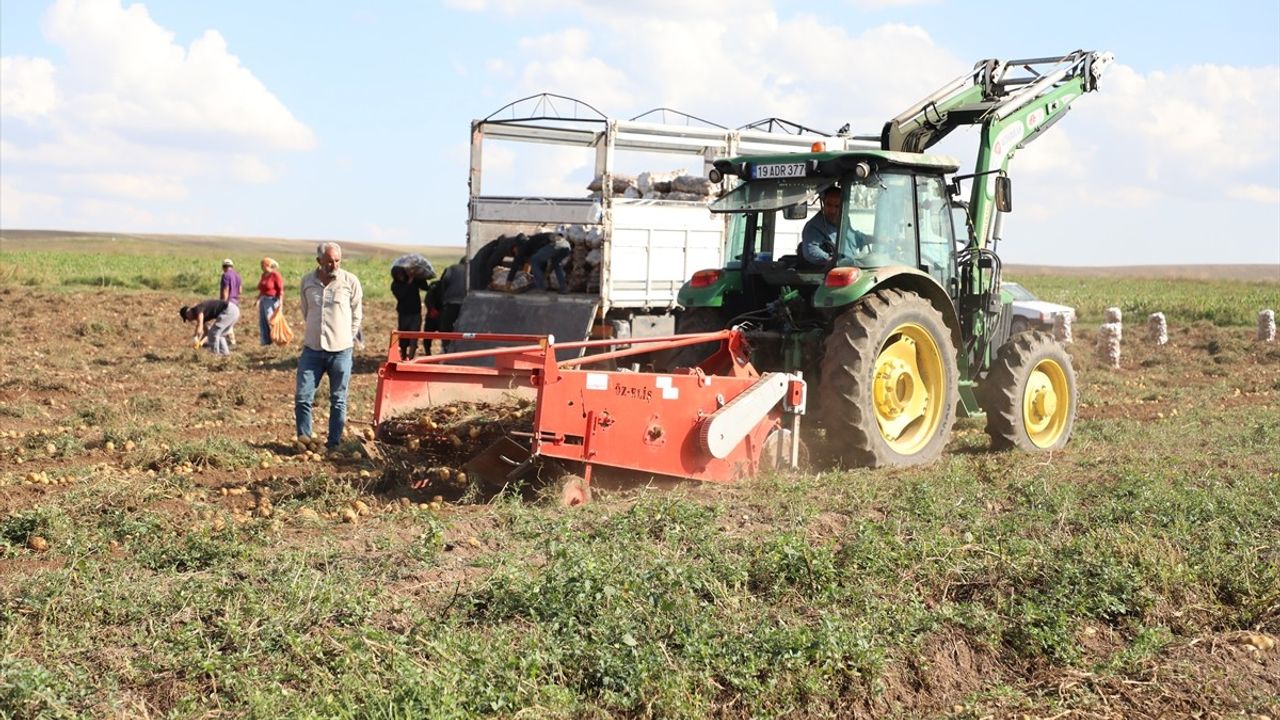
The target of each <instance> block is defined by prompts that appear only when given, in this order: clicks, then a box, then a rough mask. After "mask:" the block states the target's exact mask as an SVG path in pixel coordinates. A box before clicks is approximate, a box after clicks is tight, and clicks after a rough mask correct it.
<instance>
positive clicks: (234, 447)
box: [0, 286, 1280, 719]
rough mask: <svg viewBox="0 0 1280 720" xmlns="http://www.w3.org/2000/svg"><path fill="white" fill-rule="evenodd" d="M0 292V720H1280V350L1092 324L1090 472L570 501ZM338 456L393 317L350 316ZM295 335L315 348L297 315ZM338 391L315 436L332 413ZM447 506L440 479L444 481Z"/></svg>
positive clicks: (245, 333) (154, 296)
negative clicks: (373, 453)
mask: <svg viewBox="0 0 1280 720" xmlns="http://www.w3.org/2000/svg"><path fill="white" fill-rule="evenodd" d="M188 299H189V298H188V297H186V296H185V295H182V294H178V293H170V292H140V291H119V290H102V291H84V290H73V291H64V290H56V289H43V288H25V287H13V286H9V287H0V717H15V718H28V717H81V716H82V717H122V718H123V717H228V716H235V717H239V716H253V717H293V716H307V717H316V716H320V717H473V716H496V717H609V716H627V717H725V718H738V717H762V716H766V717H794V718H803V717H852V718H873V717H876V718H878V717H954V718H987V717H1001V718H1003V717H1011V718H1014V717H1016V718H1136V717H1151V718H1155V717H1200V718H1254V719H1256V718H1262V717H1264V716H1271V717H1275V716H1276V715H1277V714H1280V650H1277V648H1276V647H1275V638H1276V635H1277V634H1278V633H1280V570H1277V566H1278V565H1280V437H1278V436H1280V346H1277V345H1275V344H1270V345H1267V344H1262V343H1258V342H1255V341H1254V340H1253V329H1252V328H1249V327H1216V326H1214V325H1211V324H1208V323H1204V322H1201V323H1196V324H1192V325H1181V326H1178V325H1172V326H1171V328H1170V344H1169V345H1168V346H1166V347H1162V348H1157V347H1152V346H1148V345H1146V344H1144V343H1143V342H1142V339H1141V335H1142V332H1141V328H1140V327H1139V326H1137V325H1134V326H1131V327H1132V330H1130V329H1129V328H1126V332H1125V339H1126V344H1125V355H1124V357H1123V364H1122V367H1121V368H1120V369H1119V370H1110V369H1108V368H1105V367H1103V365H1102V363H1101V362H1100V361H1098V360H1096V359H1095V357H1094V354H1093V353H1092V351H1091V348H1092V344H1091V343H1092V341H1093V339H1094V338H1093V335H1092V332H1091V331H1090V330H1089V329H1088V328H1080V329H1078V330H1077V333H1076V336H1077V342H1076V343H1075V345H1073V346H1072V352H1073V355H1074V357H1075V361H1076V366H1077V371H1078V373H1079V377H1080V388H1081V408H1080V413H1079V419H1078V421H1077V426H1076V433H1075V438H1074V440H1073V442H1072V444H1071V445H1070V446H1069V448H1068V449H1067V450H1066V451H1064V452H1062V453H1058V454H1054V455H1044V456H1030V455H1019V454H1011V453H992V452H990V451H989V450H988V443H987V438H986V436H985V434H984V433H983V430H982V424H981V422H980V421H978V420H970V421H963V422H961V423H960V424H959V425H958V427H957V431H956V433H955V437H954V439H953V441H952V443H951V446H950V448H949V451H948V453H947V455H946V457H945V458H944V460H943V461H941V462H939V463H937V464H935V465H934V466H931V467H929V468H924V469H918V470H910V471H905V470H903V471H898V470H889V471H880V472H871V471H866V470H848V471H833V470H822V469H815V471H813V472H809V473H795V474H787V473H784V474H779V475H770V476H768V477H763V478H758V479H756V480H753V481H750V482H746V483H742V484H738V485H732V486H710V485H694V484H678V485H677V486H675V487H670V486H669V485H663V486H661V487H658V485H657V484H655V485H645V484H638V485H633V486H632V489H630V490H624V491H616V492H612V493H603V494H602V495H601V496H600V497H598V499H597V501H596V502H594V503H592V504H591V505H588V506H586V507H584V508H575V509H562V508H559V507H556V506H554V505H551V504H546V503H540V502H537V501H534V500H530V499H528V498H521V497H518V496H510V495H500V496H498V497H496V498H492V499H486V501H484V502H481V501H479V499H478V498H479V495H477V494H476V493H469V492H467V488H466V487H465V483H463V484H462V485H459V486H456V487H452V491H451V490H450V487H451V486H450V485H449V483H452V482H454V481H456V480H457V473H456V469H455V472H454V474H452V475H450V476H449V477H448V478H447V480H446V481H445V484H444V485H439V484H434V485H433V484H432V483H431V482H430V473H428V472H427V470H429V469H430V468H428V467H426V466H427V465H429V464H431V463H428V462H427V461H426V460H424V461H423V463H422V464H423V467H421V468H416V469H417V470H420V471H421V472H418V473H417V474H416V475H415V472H414V470H415V468H414V467H413V457H412V456H411V455H408V456H406V455H405V454H404V449H403V448H397V451H396V454H395V455H394V457H395V458H396V462H395V463H394V467H393V466H392V464H388V463H386V462H380V461H374V460H372V459H369V458H368V457H366V456H365V455H364V454H363V453H362V452H361V445H360V443H359V442H358V440H357V439H356V438H355V437H353V438H352V439H350V440H348V441H347V442H344V444H343V446H342V452H343V454H342V456H340V457H319V456H316V455H312V454H311V453H310V452H309V451H302V450H299V449H298V448H297V447H296V446H295V443H294V438H293V437H292V434H293V433H292V428H293V407H292V396H293V383H294V369H295V361H296V353H297V347H296V345H295V347H292V348H279V347H259V346H258V345H257V343H256V341H257V338H256V335H257V332H256V322H255V321H254V318H253V316H252V314H251V312H249V311H248V310H246V312H245V319H244V320H242V321H241V323H240V324H239V327H238V328H237V335H238V339H239V344H238V346H237V347H236V348H235V352H234V354H233V355H232V357H230V358H228V359H218V358H214V357H212V356H210V355H209V354H207V353H204V352H201V351H196V350H193V349H191V348H190V347H189V346H188V345H187V342H186V341H187V339H188V337H189V335H188V333H189V327H188V326H185V325H183V324H181V323H180V322H179V320H178V317H177V313H176V312H175V310H176V309H177V307H178V306H179V305H180V304H181V303H183V302H185V301H187V300H188ZM366 318H367V323H366V337H368V338H370V339H371V342H370V345H369V347H367V348H366V349H365V350H363V351H362V352H361V353H359V355H358V359H357V363H356V369H355V371H356V375H355V378H354V380H353V383H352V387H353V390H352V396H351V402H350V409H349V417H350V419H351V424H350V427H349V431H350V433H351V434H352V435H353V436H355V435H359V434H360V433H361V432H362V431H363V430H364V429H365V428H367V427H369V426H368V421H369V420H370V418H371V416H372V400H373V395H374V386H375V382H376V377H375V376H376V369H377V366H378V364H379V362H380V360H381V358H382V357H385V354H386V349H385V345H384V343H383V342H382V341H380V340H379V339H380V338H385V337H387V336H388V333H389V331H390V330H391V328H392V327H393V325H394V309H393V303H392V301H390V300H375V301H373V302H371V303H370V307H369V308H368V309H367V311H366ZM295 324H296V323H295ZM324 398H325V395H324V392H321V393H320V394H319V395H318V396H317V402H316V408H317V415H318V417H317V424H316V426H317V428H323V427H324V422H325V421H324V418H325V416H326V412H327V403H325V402H324ZM424 478H425V480H426V482H423V480H424Z"/></svg>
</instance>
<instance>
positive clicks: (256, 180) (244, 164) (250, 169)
mask: <svg viewBox="0 0 1280 720" xmlns="http://www.w3.org/2000/svg"><path fill="white" fill-rule="evenodd" d="M231 176H232V177H234V178H235V179H237V180H239V181H241V182H245V183H249V184H250V185H261V184H262V183H265V182H271V181H272V180H273V179H275V176H276V173H275V171H274V170H272V169H271V167H270V166H269V165H267V164H266V163H265V162H263V161H262V160H260V159H259V158H258V157H257V156H255V155H248V154H245V153H237V154H235V155H233V156H232V157H231Z"/></svg>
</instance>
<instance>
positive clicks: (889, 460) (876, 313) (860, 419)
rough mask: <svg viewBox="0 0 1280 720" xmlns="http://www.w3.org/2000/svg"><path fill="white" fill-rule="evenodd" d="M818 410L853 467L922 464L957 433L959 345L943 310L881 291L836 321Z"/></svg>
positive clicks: (830, 440) (834, 446)
mask: <svg viewBox="0 0 1280 720" xmlns="http://www.w3.org/2000/svg"><path fill="white" fill-rule="evenodd" d="M821 381H822V385H821V388H822V391H821V397H820V400H819V402H820V405H819V407H818V412H819V415H820V417H821V419H822V422H823V425H824V426H825V427H826V431H827V445H828V448H829V450H830V451H831V453H832V454H834V455H835V456H836V458H837V459H839V460H841V461H843V462H844V463H846V464H853V465H862V466H867V467H882V466H906V465H919V464H923V463H927V462H931V461H933V460H935V459H936V458H937V457H938V456H939V455H941V454H942V450H943V448H944V447H945V446H946V444H947V440H948V438H950V436H951V426H952V425H953V424H955V419H956V404H957V403H958V402H959V372H958V370H957V369H956V350H955V345H954V344H953V343H952V341H951V332H950V330H948V328H947V324H946V321H945V320H943V318H942V313H940V312H938V310H937V309H936V308H935V307H933V305H931V304H930V303H929V301H928V300H925V299H924V298H922V297H920V296H919V295H916V294H914V293H910V292H906V291H903V290H897V289H892V288H882V289H879V290H876V291H874V292H871V293H869V294H868V295H867V296H865V297H864V298H863V299H862V300H861V301H859V302H858V303H857V304H856V305H854V306H853V307H851V308H850V309H848V310H846V311H845V312H844V314H843V315H841V316H840V317H839V318H837V319H836V322H835V327H834V328H833V330H832V333H831V335H829V336H828V337H827V340H826V345H825V348H824V353H823V358H822V368H821Z"/></svg>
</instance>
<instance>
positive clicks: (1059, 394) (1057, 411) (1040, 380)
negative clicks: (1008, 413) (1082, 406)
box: [1022, 360, 1071, 448]
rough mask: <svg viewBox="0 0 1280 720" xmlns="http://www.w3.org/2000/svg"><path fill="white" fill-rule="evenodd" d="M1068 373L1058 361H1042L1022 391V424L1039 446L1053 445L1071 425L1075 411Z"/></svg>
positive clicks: (1033, 370)
mask: <svg viewBox="0 0 1280 720" xmlns="http://www.w3.org/2000/svg"><path fill="white" fill-rule="evenodd" d="M1070 405H1071V388H1070V387H1069V386H1068V385H1067V373H1066V371H1065V370H1063V369H1062V366H1061V365H1059V364H1058V362H1057V361H1056V360H1041V361H1040V363H1039V364H1038V365H1036V366H1035V368H1034V369H1032V371H1031V374H1030V375H1029V376H1028V377H1027V388H1026V390H1025V391H1024V392H1023V393H1022V425H1023V427H1024V428H1025V429H1026V431H1027V437H1029V438H1031V442H1032V444H1034V445H1035V446H1036V447H1040V448H1047V447H1052V446H1053V445H1054V443H1056V442H1058V440H1059V439H1060V438H1061V437H1062V433H1063V431H1064V430H1066V428H1067V417H1068V415H1069V414H1070V413H1071V407H1070Z"/></svg>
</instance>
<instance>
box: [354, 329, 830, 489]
mask: <svg viewBox="0 0 1280 720" xmlns="http://www.w3.org/2000/svg"><path fill="white" fill-rule="evenodd" d="M401 338H403V339H406V340H409V339H412V340H428V341H433V340H441V341H449V342H460V341H461V342H484V343H489V344H497V345H498V347H490V348H485V349H481V350H465V351H460V352H451V353H447V354H443V355H431V356H425V357H418V358H414V359H412V360H407V361H402V360H399V359H398V357H399V354H398V351H397V347H398V343H399V340H400V339H401ZM716 342H718V343H719V344H720V347H719V349H718V350H717V351H716V352H715V353H713V354H712V355H711V356H710V357H708V358H707V359H706V360H704V361H703V362H702V363H700V364H699V365H698V366H696V367H692V368H680V369H678V370H676V371H674V372H668V373H650V372H633V371H628V370H616V369H606V368H611V367H613V366H615V365H616V364H617V363H618V362H619V361H623V360H625V359H627V358H634V359H638V358H637V356H640V355H648V354H650V353H658V352H664V351H670V350H675V349H677V348H682V347H686V346H688V345H695V344H700V343H716ZM611 348H613V349H611ZM617 348H621V349H617ZM580 350H586V351H588V352H590V351H601V350H602V352H598V354H593V355H586V356H584V357H575V358H571V359H568V360H557V357H556V352H557V351H574V352H575V353H576V352H578V351H580ZM562 354H563V353H562ZM747 358H748V349H747V346H746V343H745V340H744V339H743V335H742V333H741V332H740V331H739V330H737V329H729V330H721V331H717V332H709V333H697V334H688V335H678V336H667V337H655V338H630V339H628V340H626V342H625V344H623V343H620V342H619V341H618V340H617V339H612V340H584V341H576V342H569V343H556V342H555V338H554V337H551V336H538V335H509V334H481V333H439V332H432V333H427V332H399V331H397V332H393V333H392V335H391V341H390V344H389V345H388V349H387V359H386V362H384V363H383V364H382V366H381V367H380V368H379V369H378V388H377V396H376V399H375V403H374V426H375V428H377V429H379V434H380V435H381V434H382V433H381V428H382V427H383V423H385V422H386V421H387V420H389V419H391V418H396V417H400V416H404V415H407V414H410V413H413V412H416V411H421V410H423V409H428V408H431V407H436V406H441V405H445V404H448V403H457V402H489V403H502V402H504V401H510V400H511V399H512V397H513V396H514V397H532V398H533V400H534V403H535V405H534V412H533V428H532V431H531V432H529V433H523V432H513V433H511V435H514V436H526V435H527V437H522V438H521V439H522V440H524V441H527V443H525V442H515V441H514V440H513V439H511V438H503V439H502V440H500V441H499V442H496V443H494V444H493V446H491V447H490V448H489V449H487V450H486V451H484V452H483V453H481V456H478V457H477V458H475V459H473V460H472V461H471V462H468V463H467V467H468V469H469V470H470V471H473V472H475V473H483V472H487V473H488V474H489V477H490V479H492V475H493V473H495V472H498V473H503V474H505V475H506V478H505V479H515V478H516V477H518V476H520V474H521V473H522V472H523V471H524V470H525V469H527V468H528V467H529V466H530V465H531V464H533V463H536V462H537V461H539V460H540V459H553V460H557V461H561V462H563V463H565V464H568V465H570V466H580V467H581V473H580V475H581V478H582V480H581V481H580V482H579V483H576V484H575V485H572V486H566V488H565V490H564V494H563V495H562V500H563V501H564V502H565V503H566V504H571V505H572V504H580V503H582V502H586V501H587V500H588V499H589V498H590V484H591V473H592V468H593V467H594V466H603V467H610V468H620V469H624V470H632V471H639V472H642V473H652V474H656V475H666V476H671V477H676V478H692V479H696V480H705V481H708V482H721V483H727V482H733V481H734V480H736V479H739V478H742V477H748V476H751V475H754V474H755V473H757V472H758V471H760V470H761V469H762V468H764V467H795V466H796V464H797V462H798V459H799V451H800V444H799V442H793V441H792V440H793V439H798V438H799V424H800V416H801V415H803V414H804V412H805V401H806V385H805V381H804V380H803V379H802V378H801V377H800V375H799V374H797V373H782V372H776V373H765V374H763V375H761V374H760V373H758V372H757V371H756V370H755V368H754V367H752V365H751V363H750V362H749V361H748V359H747ZM469 362H470V363H474V362H485V363H489V362H491V363H492V365H491V366H487V365H473V364H465V363H469ZM597 368H599V369H597Z"/></svg>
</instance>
